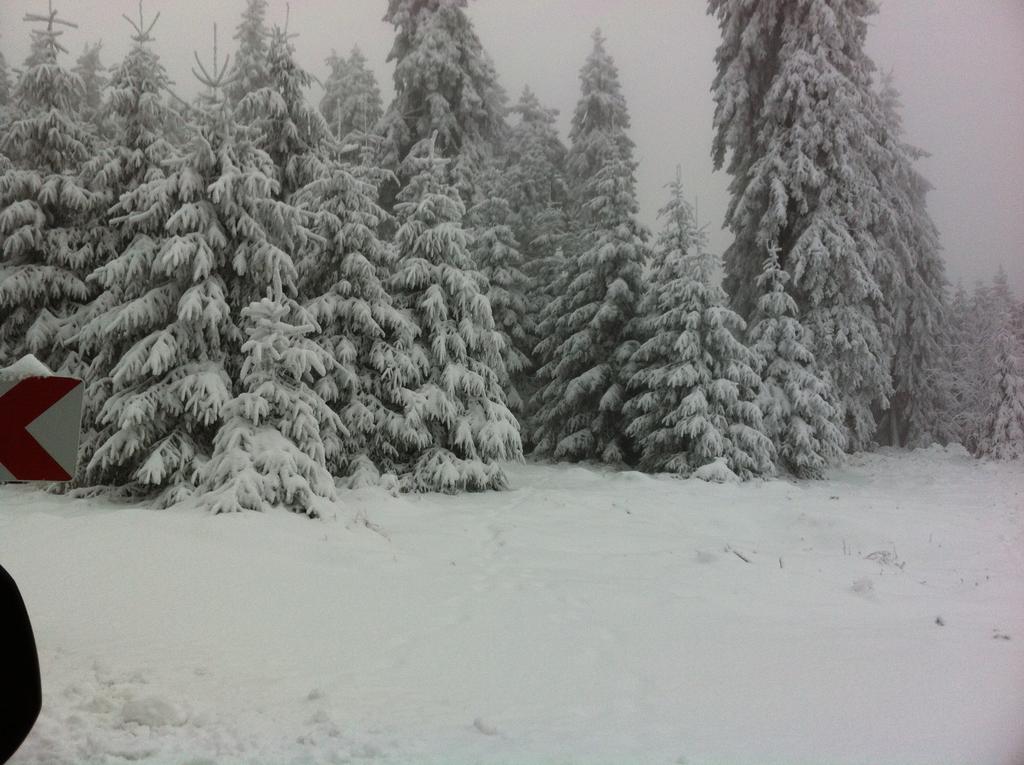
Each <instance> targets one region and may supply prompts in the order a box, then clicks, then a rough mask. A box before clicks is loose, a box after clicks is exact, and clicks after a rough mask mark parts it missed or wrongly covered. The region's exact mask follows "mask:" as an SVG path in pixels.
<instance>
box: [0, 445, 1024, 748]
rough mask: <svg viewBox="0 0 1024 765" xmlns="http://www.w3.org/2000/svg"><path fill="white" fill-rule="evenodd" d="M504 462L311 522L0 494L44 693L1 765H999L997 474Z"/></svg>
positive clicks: (1008, 690) (950, 458) (1019, 712)
mask: <svg viewBox="0 0 1024 765" xmlns="http://www.w3.org/2000/svg"><path fill="white" fill-rule="evenodd" d="M508 470H509V475H510V478H511V481H512V485H513V487H514V489H513V490H512V491H509V492H501V493H484V494H475V495H471V494H466V495H461V496H456V497H450V496H442V495H419V496H409V495H403V496H399V497H392V496H390V495H389V494H387V493H386V492H383V491H380V490H376V489H361V490H358V491H347V492H342V493H341V501H340V502H339V504H338V505H337V506H336V507H335V508H326V507H325V509H324V513H323V515H324V517H323V518H322V519H321V520H309V519H307V518H304V517H300V516H298V515H294V514H290V513H287V512H284V511H281V512H270V513H263V514H261V513H243V514H233V515H226V516H210V515H209V514H206V513H204V512H202V511H200V510H198V509H195V508H184V509H180V510H173V511H157V510H150V509H147V508H138V507H131V506H124V505H117V504H114V503H111V502H109V501H106V500H69V499H67V498H64V497H57V496H49V495H46V494H42V493H39V492H36V491H32V490H30V489H28V488H27V487H23V486H9V487H3V488H0V561H2V562H3V564H4V565H5V566H6V567H7V568H8V570H9V571H10V572H11V573H12V575H13V576H14V577H15V578H16V580H17V581H18V583H19V585H20V586H21V588H22V591H23V594H24V596H25V599H26V602H27V604H28V607H29V610H30V614H31V615H32V618H33V623H34V626H35V629H36V636H37V641H38V643H39V646H40V651H41V661H42V667H43V683H44V709H43V713H42V715H41V718H40V720H39V723H38V724H37V726H36V729H35V730H34V731H33V733H32V735H31V736H30V738H29V740H28V741H27V742H26V744H25V746H24V747H23V749H22V751H21V752H19V754H18V755H17V756H16V757H15V759H14V760H13V763H15V765H28V764H29V763H33V764H34V763H39V764H40V765H41V764H43V763H46V765H58V764H63V763H67V764H69V765H70V764H71V763H75V764H76V765H79V764H81V763H121V762H126V761H137V762H145V763H154V764H155V763H161V764H162V763H175V764H176V765H186V764H187V765H211V764H213V763H216V765H227V764H229V763H230V764H234V763H238V764H241V763H265V764H266V765H277V764H279V763H338V762H368V761H372V762H381V763H467V764H468V763H552V764H554V763H558V764H559V765H565V764H566V763H581V764H582V763H621V762H630V763H686V764H687V765H697V764H700V763H751V764H753V763H759V764H760V763H780V764H781V763H787V764H790V763H807V764H808V765H810V763H865V764H866V763H872V765H877V764H879V763H908V764H913V763H922V764H924V763H928V764H929V765H933V764H934V763H965V764H967V763H970V764H971V765H983V764H986V763H993V764H997V763H998V764H999V765H1016V764H1017V763H1019V762H1021V758H1022V755H1024V609H1022V608H1021V607H1020V605H1021V603H1024V516H1022V511H1024V470H1022V469H1021V467H1020V465H1013V464H993V463H984V462H982V463H979V462H977V461H975V460H972V459H971V458H970V457H968V456H967V455H966V453H964V452H963V451H962V450H960V449H959V448H949V449H945V450H944V449H940V448H934V449H930V450H923V451H918V452H897V451H886V450H883V451H881V452H879V453H876V454H870V455H856V456H853V457H849V458H847V459H846V462H845V464H844V465H843V467H841V468H839V469H836V470H833V471H832V472H831V474H830V478H829V480H826V481H823V482H804V483H800V484H795V483H790V482H787V481H783V480H776V481H768V482H757V481H754V482H747V483H744V484H731V483H729V484H709V483H705V482H702V481H698V480H689V481H680V480H677V479H674V478H669V477H667V476H654V477H650V476H645V475H642V474H639V473H633V472H619V473H616V472H610V471H602V470H595V469H590V468H584V467H566V466H546V465H525V466H510V467H509V468H508ZM741 556H742V557H741ZM869 556H870V557H869ZM744 558H745V559H746V560H744ZM748 561H749V562H748ZM780 561H781V562H780ZM939 621H941V622H942V624H939V623H938V622H939Z"/></svg>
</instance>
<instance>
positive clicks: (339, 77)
mask: <svg viewBox="0 0 1024 765" xmlns="http://www.w3.org/2000/svg"><path fill="white" fill-rule="evenodd" d="M327 64H328V66H329V67H330V69H331V73H330V76H329V77H328V78H327V82H326V83H324V96H323V98H322V99H321V101H320V113H321V114H323V115H324V119H326V120H327V124H328V125H330V127H331V130H332V131H333V132H334V136H335V138H337V139H338V140H339V141H342V142H344V143H353V142H354V143H357V144H363V143H365V142H366V141H367V139H368V137H369V136H370V135H371V134H372V133H373V131H374V129H375V128H376V126H377V122H378V121H379V120H380V118H381V116H382V115H383V113H384V107H383V103H382V101H381V97H380V88H378V87H377V78H376V77H375V76H374V74H373V71H372V70H371V69H370V68H369V67H368V66H367V65H366V57H365V56H364V55H363V53H362V51H361V50H359V46H356V47H354V48H352V52H351V53H350V54H349V57H348V58H347V59H346V58H342V57H340V56H338V55H337V54H336V53H332V54H331V57H330V58H329V59H327Z"/></svg>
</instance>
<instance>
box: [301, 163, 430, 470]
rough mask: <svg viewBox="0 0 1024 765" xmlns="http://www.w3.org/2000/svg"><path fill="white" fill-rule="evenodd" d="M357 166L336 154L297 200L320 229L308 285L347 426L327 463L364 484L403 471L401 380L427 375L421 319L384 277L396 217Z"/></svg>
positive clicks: (329, 388)
mask: <svg viewBox="0 0 1024 765" xmlns="http://www.w3.org/2000/svg"><path fill="white" fill-rule="evenodd" d="M354 170H355V168H352V167H349V166H346V165H345V164H343V163H341V162H339V161H337V160H334V161H332V162H331V163H330V164H329V165H328V166H327V171H326V172H324V173H322V174H321V175H320V177H319V178H317V179H316V180H315V181H313V182H312V183H310V184H309V185H308V186H306V187H305V188H302V189H300V190H299V191H298V192H297V193H296V194H295V197H294V201H295V203H296V204H297V205H299V206H300V207H302V208H303V209H305V210H307V211H308V212H309V214H310V216H311V220H312V222H311V226H312V229H313V232H314V233H315V234H316V236H317V237H318V244H316V245H315V246H314V247H313V248H312V249H310V250H309V257H308V258H306V260H305V261H304V264H303V265H304V268H303V270H302V283H303V289H302V291H303V293H304V294H309V295H312V296H313V297H311V299H310V300H309V302H308V303H307V307H308V309H309V312H310V314H311V315H312V316H313V318H314V319H315V320H316V322H317V323H318V324H319V326H320V329H321V335H320V338H319V341H320V343H321V345H323V346H324V347H325V348H327V349H328V350H329V352H330V353H331V356H332V357H333V359H334V361H335V364H334V365H332V367H331V368H330V370H329V371H328V373H327V375H326V376H325V377H323V378H322V379H321V380H320V381H319V382H318V387H317V390H318V391H319V392H320V394H321V395H322V396H323V398H324V399H326V400H327V401H329V402H331V404H332V406H333V407H334V408H335V411H337V412H338V414H339V416H340V418H341V422H342V424H343V426H344V429H343V431H342V434H343V435H342V437H341V443H340V445H339V448H338V449H337V451H336V452H332V453H331V454H329V455H328V456H329V462H328V464H329V466H330V467H331V469H332V472H333V473H334V474H335V475H344V476H347V477H348V478H349V480H350V482H351V483H352V485H355V486H358V485H361V484H364V483H374V482H376V480H377V479H378V478H379V476H380V474H381V473H386V472H394V471H395V470H396V460H397V459H398V457H399V454H400V452H403V451H404V449H405V446H404V444H405V440H404V434H405V421H404V397H403V394H402V388H401V385H400V384H399V381H400V380H412V379H415V378H416V377H417V375H418V374H419V367H418V366H417V365H416V364H415V363H414V362H413V360H412V356H411V351H412V348H413V340H414V338H415V337H416V335H417V334H418V333H419V327H418V326H417V325H416V324H415V322H414V321H413V320H412V319H411V317H409V316H408V315H407V314H406V313H405V312H403V311H400V310H399V309H398V308H396V307H395V305H394V301H393V299H392V297H391V295H390V293H389V292H388V290H387V288H386V285H385V280H386V279H387V278H388V276H389V275H390V273H391V272H392V270H393V269H394V254H393V251H392V249H391V248H390V247H389V246H388V245H387V243H386V242H384V241H383V240H382V239H381V238H380V229H381V226H382V225H383V223H384V221H385V220H386V218H387V215H386V213H385V212H384V211H383V210H382V209H381V208H380V207H379V206H378V205H377V201H376V200H377V195H378V191H379V189H378V185H377V183H376V182H375V180H374V177H373V176H372V174H366V173H359V172H355V171H354Z"/></svg>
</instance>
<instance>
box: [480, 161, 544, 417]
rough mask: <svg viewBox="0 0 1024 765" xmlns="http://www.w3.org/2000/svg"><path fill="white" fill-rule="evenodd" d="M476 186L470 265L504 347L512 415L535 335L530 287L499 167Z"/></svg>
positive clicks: (519, 400)
mask: <svg viewBox="0 0 1024 765" xmlns="http://www.w3.org/2000/svg"><path fill="white" fill-rule="evenodd" d="M479 185H480V189H481V196H482V197H483V201H481V202H479V203H478V204H476V205H475V206H474V207H473V208H472V209H470V210H469V212H468V214H467V216H466V222H467V225H468V226H469V227H470V230H471V235H472V253H473V261H474V263H475V265H476V268H477V269H478V270H479V271H480V273H482V274H483V276H484V278H485V279H486V280H487V284H488V288H487V300H488V302H489V303H490V304H491V315H492V316H493V317H494V325H495V328H496V329H497V331H498V333H499V334H500V335H501V338H502V344H503V346H504V350H503V353H502V358H503V361H504V364H503V366H504V368H505V371H506V373H507V375H506V377H505V378H503V379H502V380H501V385H502V388H503V389H504V390H505V394H506V396H507V398H508V403H509V406H510V407H511V408H512V411H513V412H516V413H517V414H522V413H523V407H524V402H523V398H522V396H521V395H520V390H519V389H520V388H521V387H522V385H523V383H524V382H525V379H524V378H525V373H526V371H527V370H528V369H529V368H530V367H531V366H532V362H531V361H530V355H529V354H530V351H531V350H532V343H533V342H534V337H535V335H534V334H533V333H530V332H528V331H527V327H528V324H529V320H530V309H529V305H528V303H527V295H528V293H529V291H530V287H531V285H530V282H529V280H528V279H527V277H526V274H524V273H523V270H522V265H523V256H522V254H521V253H520V251H519V243H518V242H517V241H516V237H515V234H514V233H513V231H512V227H511V226H510V225H509V223H510V221H511V220H512V217H513V214H512V207H511V205H510V204H509V202H508V200H507V199H505V197H504V196H502V189H503V187H504V184H503V182H502V179H501V177H500V176H499V174H498V171H497V168H496V167H493V166H492V167H491V168H489V169H488V170H485V171H484V173H483V175H482V177H481V179H480V181H479Z"/></svg>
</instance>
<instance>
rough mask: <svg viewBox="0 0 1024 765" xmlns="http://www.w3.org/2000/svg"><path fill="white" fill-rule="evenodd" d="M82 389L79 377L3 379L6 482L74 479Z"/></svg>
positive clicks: (0, 442) (0, 456)
mask: <svg viewBox="0 0 1024 765" xmlns="http://www.w3.org/2000/svg"><path fill="white" fill-rule="evenodd" d="M82 387H83V386H82V381H81V380H77V379H75V378H73V377H25V378H22V379H20V380H4V379H0V482H2V481H70V480H71V478H72V477H73V476H74V474H75V463H76V462H77V461H78V431H79V428H80V427H81V420H82Z"/></svg>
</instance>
